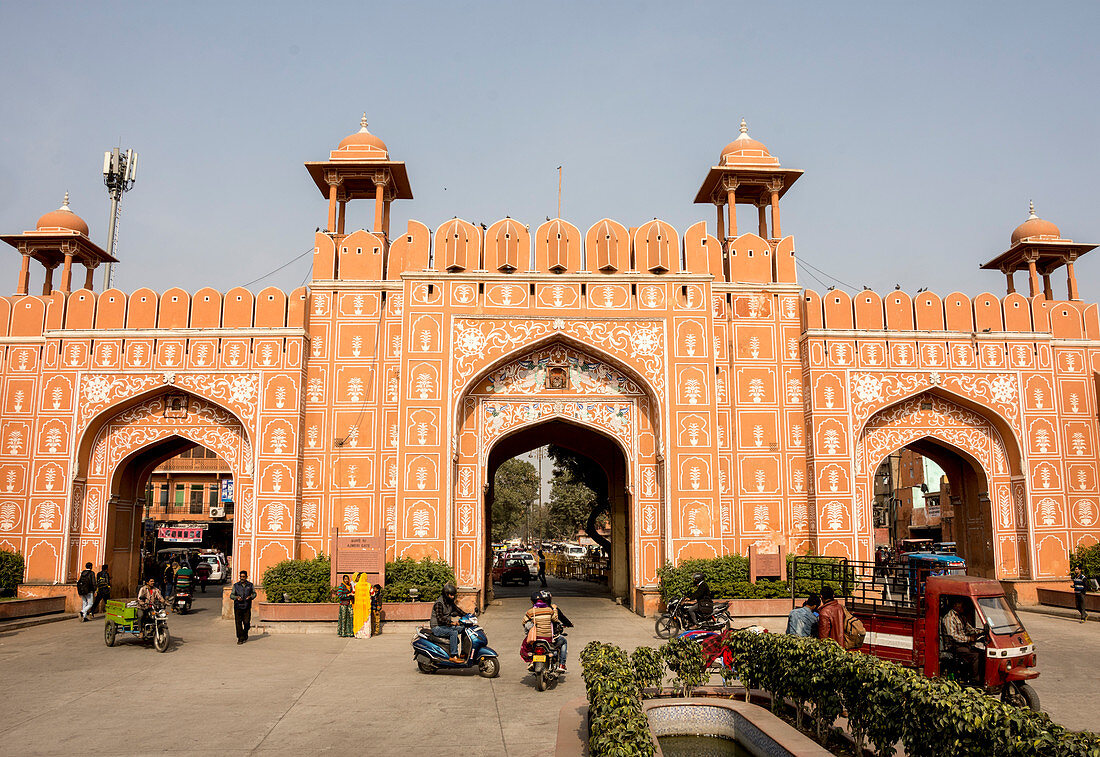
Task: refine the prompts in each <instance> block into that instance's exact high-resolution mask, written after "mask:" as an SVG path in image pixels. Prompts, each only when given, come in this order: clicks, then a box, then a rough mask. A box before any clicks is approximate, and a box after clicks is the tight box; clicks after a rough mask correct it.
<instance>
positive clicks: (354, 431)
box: [345, 424, 359, 447]
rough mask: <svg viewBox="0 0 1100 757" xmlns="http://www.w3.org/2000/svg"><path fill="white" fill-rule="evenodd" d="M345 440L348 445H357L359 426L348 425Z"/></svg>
mask: <svg viewBox="0 0 1100 757" xmlns="http://www.w3.org/2000/svg"><path fill="white" fill-rule="evenodd" d="M345 442H346V443H347V445H348V446H349V447H357V446H359V427H358V426H356V425H354V424H353V425H351V426H348V435H347V439H345Z"/></svg>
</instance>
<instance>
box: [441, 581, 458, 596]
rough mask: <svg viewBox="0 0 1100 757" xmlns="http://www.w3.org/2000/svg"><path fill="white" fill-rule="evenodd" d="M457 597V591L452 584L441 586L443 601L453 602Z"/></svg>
mask: <svg viewBox="0 0 1100 757" xmlns="http://www.w3.org/2000/svg"><path fill="white" fill-rule="evenodd" d="M457 596H458V589H456V588H455V585H454V584H443V597H444V598H445V599H451V600H453V599H454V598H455V597H457Z"/></svg>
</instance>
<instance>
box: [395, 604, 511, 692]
mask: <svg viewBox="0 0 1100 757" xmlns="http://www.w3.org/2000/svg"><path fill="white" fill-rule="evenodd" d="M459 626H460V627H461V630H462V633H461V634H460V635H459V656H460V657H461V658H462V660H463V661H462V662H451V654H450V651H449V650H450V645H451V641H450V639H448V638H446V637H445V636H435V635H433V634H432V629H431V628H430V627H422V628H418V629H417V631H416V634H415V635H414V636H413V638H412V648H413V659H414V660H416V667H417V668H419V669H420V672H421V673H434V672H435V671H437V670H465V669H468V668H477V669H478V671H477V672H478V675H480V676H481V677H482V678H496V677H497V676H498V675H500V658H499V656H498V655H497V653H496V652H494V651H493V650H492V649H491V648H490V647H489V639H488V638H487V637H486V636H485V630H484V629H483V628H482V627H481V626H479V625H478V623H477V617H475V616H474V614H473V613H469V614H467V615H463V616H462V617H461V618H459Z"/></svg>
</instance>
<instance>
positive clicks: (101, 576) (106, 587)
mask: <svg viewBox="0 0 1100 757" xmlns="http://www.w3.org/2000/svg"><path fill="white" fill-rule="evenodd" d="M110 598H111V571H110V569H109V568H108V567H107V566H106V565H104V566H103V570H101V571H99V572H98V573H96V574H95V601H94V602H92V614H93V615H94V614H95V611H96V610H98V609H99V603H100V602H102V603H103V611H104V612H106V611H107V600H108V599H110Z"/></svg>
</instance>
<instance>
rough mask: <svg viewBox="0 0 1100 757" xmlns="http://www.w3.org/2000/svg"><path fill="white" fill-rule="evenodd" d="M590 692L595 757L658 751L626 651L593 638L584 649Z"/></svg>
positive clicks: (645, 756)
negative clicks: (643, 711)
mask: <svg viewBox="0 0 1100 757" xmlns="http://www.w3.org/2000/svg"><path fill="white" fill-rule="evenodd" d="M581 667H582V669H583V672H582V677H583V678H584V689H585V692H586V693H587V694H588V749H589V752H590V753H591V754H592V755H593V757H651V755H653V754H654V753H655V752H656V749H655V748H654V746H653V736H652V735H651V734H650V732H649V722H648V721H647V720H646V716H645V715H644V714H643V713H642V694H641V690H640V689H639V688H638V683H637V681H636V680H635V678H634V672H633V669H632V668H631V665H630V660H628V659H627V656H626V652H624V651H623V650H621V649H619V647H617V646H615V645H613V644H604V643H602V642H599V641H593V642H590V643H589V644H588V646H586V647H585V648H584V649H583V650H581Z"/></svg>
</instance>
